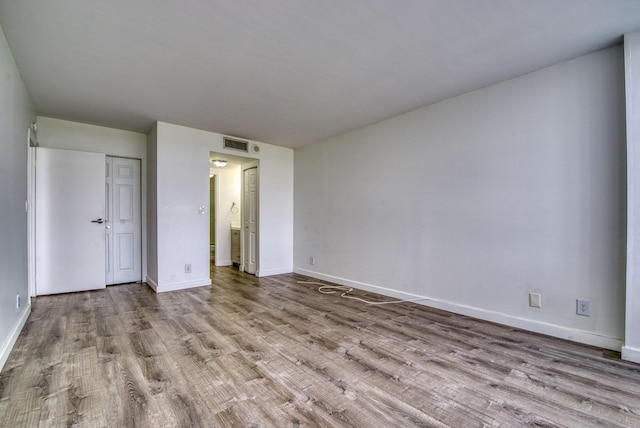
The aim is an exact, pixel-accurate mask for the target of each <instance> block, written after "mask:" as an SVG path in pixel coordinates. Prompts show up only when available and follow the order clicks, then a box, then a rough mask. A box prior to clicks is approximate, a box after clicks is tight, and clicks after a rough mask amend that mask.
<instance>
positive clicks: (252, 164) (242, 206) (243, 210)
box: [240, 159, 260, 277]
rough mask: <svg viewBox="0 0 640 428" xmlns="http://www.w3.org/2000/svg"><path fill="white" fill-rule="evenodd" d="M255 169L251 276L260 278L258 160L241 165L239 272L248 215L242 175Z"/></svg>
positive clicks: (241, 268)
mask: <svg viewBox="0 0 640 428" xmlns="http://www.w3.org/2000/svg"><path fill="white" fill-rule="evenodd" d="M251 168H256V178H257V183H256V271H255V273H253V274H252V275H255V276H256V277H259V276H260V161H259V160H258V159H255V160H252V161H250V162H246V163H243V164H242V168H241V169H242V172H241V174H240V189H241V192H240V210H241V216H240V217H241V219H240V222H241V225H242V227H241V228H240V271H241V272H244V271H245V270H244V269H245V265H244V261H245V251H246V246H245V236H244V235H245V233H244V222H245V217H246V216H247V215H248V214H249V213H248V207H246V206H245V203H244V184H245V183H244V173H245V171H246V170H248V169H251Z"/></svg>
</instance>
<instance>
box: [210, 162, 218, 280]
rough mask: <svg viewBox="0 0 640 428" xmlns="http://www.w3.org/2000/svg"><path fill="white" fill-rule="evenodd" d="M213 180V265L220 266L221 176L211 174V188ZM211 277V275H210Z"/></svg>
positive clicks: (215, 173)
mask: <svg viewBox="0 0 640 428" xmlns="http://www.w3.org/2000/svg"><path fill="white" fill-rule="evenodd" d="M212 178H215V179H214V180H213V186H214V194H213V197H214V201H213V210H214V213H213V227H214V229H215V235H214V239H213V246H214V247H215V252H214V255H213V265H214V266H218V249H219V248H220V246H219V245H218V244H219V243H218V241H219V240H220V234H219V233H218V222H219V221H220V217H219V214H220V175H219V174H218V173H217V172H214V173H213V174H212V173H211V172H209V186H211V179H212ZM209 209H211V189H209ZM209 227H211V221H209ZM209 236H211V230H209ZM209 257H211V247H209ZM209 265H211V261H209ZM209 276H211V274H209Z"/></svg>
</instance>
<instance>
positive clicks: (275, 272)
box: [256, 267, 293, 278]
mask: <svg viewBox="0 0 640 428" xmlns="http://www.w3.org/2000/svg"><path fill="white" fill-rule="evenodd" d="M291 272H293V270H292V269H291V267H281V268H276V269H266V270H259V271H256V276H257V277H258V278H262V277H264V276H273V275H282V274H285V273H291Z"/></svg>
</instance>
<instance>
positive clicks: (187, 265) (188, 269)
mask: <svg viewBox="0 0 640 428" xmlns="http://www.w3.org/2000/svg"><path fill="white" fill-rule="evenodd" d="M184 273H191V263H185V264H184Z"/></svg>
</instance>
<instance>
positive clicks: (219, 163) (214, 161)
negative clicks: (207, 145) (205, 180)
mask: <svg viewBox="0 0 640 428" xmlns="http://www.w3.org/2000/svg"><path fill="white" fill-rule="evenodd" d="M211 163H212V164H213V166H215V167H216V168H224V167H225V166H227V164H228V163H229V161H226V160H223V159H211Z"/></svg>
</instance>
